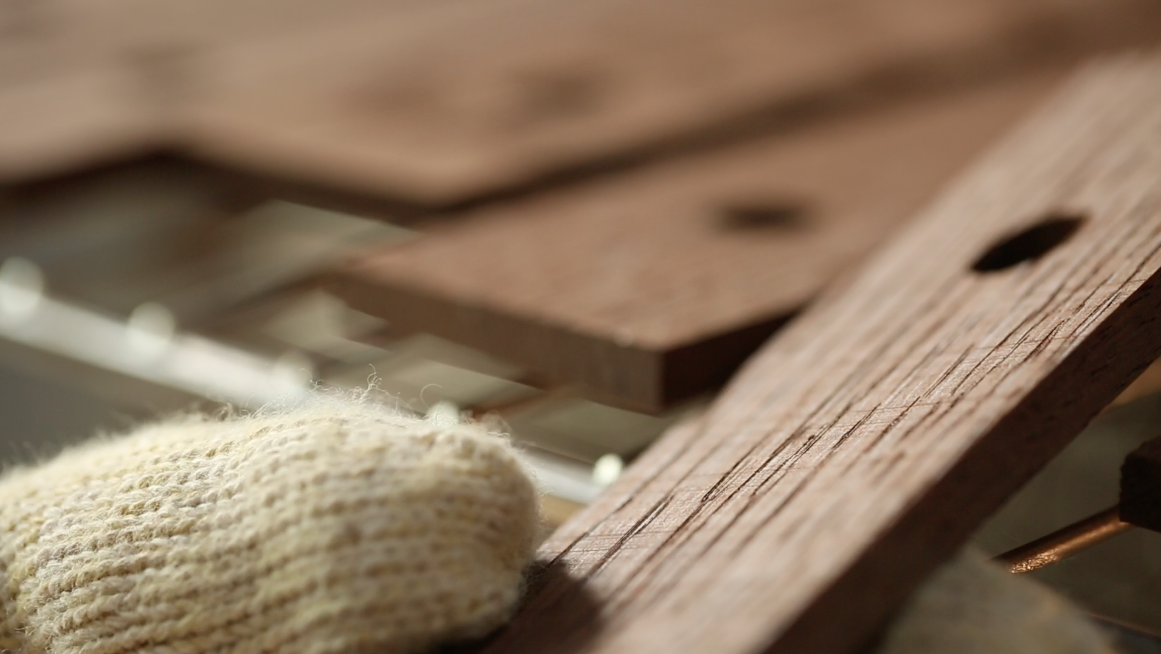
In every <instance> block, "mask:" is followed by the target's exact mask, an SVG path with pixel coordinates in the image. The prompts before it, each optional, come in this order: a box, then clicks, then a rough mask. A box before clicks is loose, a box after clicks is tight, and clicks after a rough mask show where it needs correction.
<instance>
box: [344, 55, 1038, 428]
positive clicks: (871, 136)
mask: <svg viewBox="0 0 1161 654" xmlns="http://www.w3.org/2000/svg"><path fill="white" fill-rule="evenodd" d="M1056 79H1058V75H1057V74H1041V75H1037V76H1034V77H1027V78H1020V79H1015V80H1010V81H1008V82H1006V83H1002V84H996V85H993V86H990V87H988V88H984V89H978V90H973V91H970V92H963V93H958V94H953V95H950V96H947V97H942V98H937V99H929V100H926V101H922V102H915V103H913V104H910V105H908V106H906V107H905V108H898V109H895V110H890V111H880V112H867V113H866V114H863V115H860V116H857V117H852V118H848V119H846V120H842V121H834V122H829V123H827V124H824V125H818V126H815V127H813V128H810V129H804V130H800V131H798V132H796V133H794V134H790V135H781V136H779V135H775V136H771V137H767V138H765V139H757V140H754V141H752V142H750V143H748V144H746V145H744V146H739V147H735V148H732V149H727V150H723V151H720V152H715V153H710V154H704V155H702V156H698V157H691V158H688V159H683V160H677V161H674V162H671V163H667V164H661V165H658V166H655V167H652V168H651V169H648V170H644V171H639V172H636V173H633V174H628V175H622V176H619V177H618V178H616V179H611V180H606V181H603V182H600V183H594V184H588V185H584V186H580V187H576V188H573V189H569V190H566V191H561V192H556V193H551V194H549V193H546V194H541V195H539V196H535V197H533V198H531V199H529V200H527V201H523V202H520V203H515V204H510V205H503V206H497V207H495V208H489V209H485V210H481V211H477V212H474V213H469V214H467V215H464V216H461V217H458V218H449V219H446V220H442V221H430V222H428V223H424V225H423V227H424V228H425V230H426V231H425V234H424V236H423V237H422V238H420V239H417V240H416V241H415V242H413V243H411V244H408V245H406V246H404V247H401V248H396V249H394V250H391V251H385V252H382V253H380V254H376V255H373V256H370V257H366V258H363V259H361V260H359V261H357V262H355V263H354V264H353V265H351V266H350V267H348V268H347V269H346V270H344V271H343V272H342V273H341V274H340V276H339V278H338V281H337V283H336V285H335V287H334V288H335V291H336V292H337V293H338V294H340V295H341V296H343V297H344V298H345V299H346V300H347V301H348V302H349V303H351V304H352V305H353V306H354V307H355V308H357V309H359V310H361V311H365V312H367V313H372V314H374V315H378V316H382V317H384V318H386V319H387V320H388V321H389V322H391V324H392V327H393V328H395V329H398V330H402V331H405V332H406V331H411V330H420V331H429V332H432V333H435V334H438V335H440V336H443V337H445V338H449V339H451V340H455V341H459V342H462V343H464V344H466V345H469V346H472V347H476V348H478V349H481V350H484V351H486V352H489V353H491V354H493V355H496V356H499V357H501V358H506V359H509V360H511V361H514V362H516V363H519V364H522V365H524V366H526V367H528V368H529V369H531V370H532V371H534V372H537V373H540V374H541V375H543V376H545V377H547V378H549V379H552V380H554V381H558V382H564V383H573V384H578V385H581V386H583V387H584V388H585V389H586V391H587V392H588V393H589V394H590V395H593V396H595V397H597V398H599V399H601V400H604V401H609V402H614V403H618V404H621V405H627V406H630V407H635V408H646V409H651V410H656V409H658V408H660V407H663V406H665V405H668V404H670V403H672V402H674V401H677V400H680V399H682V398H684V397H688V396H690V395H693V394H696V393H699V392H702V391H705V390H708V389H710V388H713V387H715V386H716V385H719V384H721V383H723V382H724V381H725V380H726V379H727V378H728V377H729V375H730V374H732V373H733V371H734V370H736V369H737V367H738V365H740V364H741V362H742V361H743V360H744V359H745V357H746V356H748V355H749V354H750V353H751V352H753V351H754V350H755V349H756V348H757V347H758V346H759V345H760V344H761V343H762V342H763V341H764V340H765V339H766V338H767V337H768V336H769V335H770V334H771V333H772V332H773V331H774V330H775V329H776V328H777V327H778V326H779V325H780V324H781V323H782V322H783V321H784V320H785V319H786V318H788V317H789V316H790V315H791V314H793V313H794V312H795V311H797V310H798V309H799V308H800V307H802V306H803V305H805V304H806V303H807V302H809V301H810V299H811V298H813V297H814V296H815V295H816V294H817V293H818V291H819V290H820V289H821V288H822V286H823V285H824V284H826V283H827V282H828V281H829V280H830V279H832V278H833V277H834V276H835V275H836V274H837V273H838V272H839V271H840V270H842V269H843V268H844V267H845V266H847V265H849V264H850V263H852V262H853V261H856V260H858V259H859V258H860V257H861V256H862V255H863V254H864V253H866V252H868V251H870V250H871V248H873V247H874V246H875V245H876V244H877V243H879V242H880V241H881V240H883V239H884V238H886V237H887V236H888V235H889V234H890V232H891V231H892V229H893V228H894V227H895V226H896V225H897V224H899V223H900V222H901V221H902V220H903V219H904V218H905V217H907V216H908V215H910V214H911V213H913V212H914V211H915V210H917V209H918V208H919V207H920V206H921V205H922V203H923V202H925V201H926V200H927V199H928V198H929V197H931V195H932V194H934V193H935V191H936V190H937V189H938V187H939V186H940V185H941V184H943V183H944V181H945V180H947V179H949V178H950V177H951V176H952V175H954V173H956V172H957V171H958V170H959V169H960V167H961V166H963V165H964V164H966V163H967V162H968V161H969V160H970V159H971V158H972V157H974V156H975V155H976V154H977V153H978V152H979V151H980V149H981V148H983V147H984V146H985V145H986V144H987V143H989V142H990V141H991V140H992V139H993V138H995V137H997V136H999V135H1000V134H1001V133H1002V132H1003V131H1004V130H1006V129H1007V128H1008V126H1009V125H1010V124H1011V123H1012V122H1013V121H1014V120H1015V119H1016V118H1017V117H1018V116H1020V115H1021V114H1022V113H1023V112H1024V111H1025V110H1027V109H1028V108H1029V107H1031V106H1032V105H1033V104H1034V103H1036V102H1037V101H1038V100H1039V99H1040V98H1041V97H1043V96H1044V94H1045V93H1046V92H1047V90H1048V89H1050V88H1051V87H1052V85H1053V83H1054V81H1055V80H1056Z"/></svg>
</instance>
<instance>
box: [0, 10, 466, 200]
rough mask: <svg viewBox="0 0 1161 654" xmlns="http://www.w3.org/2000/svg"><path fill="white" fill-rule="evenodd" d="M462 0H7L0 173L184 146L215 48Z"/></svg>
mask: <svg viewBox="0 0 1161 654" xmlns="http://www.w3.org/2000/svg"><path fill="white" fill-rule="evenodd" d="M456 1H461V2H462V1H464V0H438V1H434V2H433V1H432V0H389V1H387V2H373V1H371V0H334V1H332V2H318V1H317V0H281V1H279V2H271V0H207V1H205V2H192V3H191V2H180V1H176V0H156V1H155V0H53V1H52V2H36V1H35V0H34V1H32V2H28V1H25V0H13V1H12V2H8V3H4V5H3V6H0V181H3V182H8V183H14V182H22V181H28V180H35V179H38V178H40V177H43V176H55V175H61V174H65V173H71V172H76V171H77V170H79V169H83V168H85V167H89V166H99V165H103V164H107V163H110V162H115V161H120V160H124V159H127V158H131V157H137V156H141V155H143V154H152V153H154V152H156V151H158V150H159V149H169V148H174V147H175V146H178V145H180V142H181V141H182V140H183V139H182V138H181V137H180V136H179V135H180V134H182V133H184V131H183V129H182V128H181V127H180V124H179V123H180V122H181V121H180V116H181V114H182V112H183V109H182V107H183V106H184V105H185V103H187V102H192V101H200V100H201V99H202V98H203V96H204V94H205V93H208V92H211V89H212V88H213V80H214V79H215V78H216V77H217V76H219V75H223V74H226V72H227V71H222V70H215V69H214V68H213V53H215V52H219V51H221V50H222V49H225V48H230V47H235V48H238V47H240V48H245V47H247V45H249V44H253V43H261V42H282V43H285V42H288V41H289V42H291V43H293V42H294V41H295V39H301V38H303V35H304V34H310V33H315V32H318V31H320V30H323V31H325V30H326V29H336V28H338V29H341V28H342V26H344V25H351V24H354V23H359V22H362V21H364V20H366V19H367V17H368V16H373V17H374V19H375V20H378V21H384V20H388V19H389V18H390V17H392V16H399V15H403V14H408V13H412V12H419V13H422V11H430V10H432V9H433V8H437V7H440V6H443V5H448V4H451V3H453V2H456Z"/></svg>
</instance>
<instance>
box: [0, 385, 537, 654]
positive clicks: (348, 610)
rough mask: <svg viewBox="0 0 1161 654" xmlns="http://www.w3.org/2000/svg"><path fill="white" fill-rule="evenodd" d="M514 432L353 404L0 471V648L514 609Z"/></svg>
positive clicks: (333, 643) (385, 644)
mask: <svg viewBox="0 0 1161 654" xmlns="http://www.w3.org/2000/svg"><path fill="white" fill-rule="evenodd" d="M539 528H540V521H539V514H538V509H537V494H536V491H535V490H534V487H533V484H532V482H531V481H530V479H529V477H528V475H527V474H526V473H525V471H524V469H523V468H522V466H521V463H520V462H519V460H518V459H517V457H516V455H515V453H514V452H513V450H512V448H511V446H510V445H509V443H508V441H507V440H506V439H505V438H504V437H502V436H498V435H495V434H491V433H488V431H487V430H486V429H485V428H483V427H481V426H478V425H467V424H465V425H446V424H445V425H436V424H434V423H432V422H429V421H425V420H422V419H417V418H410V417H406V416H401V415H397V414H395V413H393V412H390V411H388V410H385V409H381V408H378V407H375V406H371V405H367V404H364V403H358V402H343V401H337V400H327V401H319V402H318V403H316V404H312V405H310V406H301V407H297V408H290V409H282V410H278V411H266V412H259V413H258V414H256V415H253V416H245V417H233V418H227V419H223V420H215V419H208V418H204V417H200V418H199V417H189V418H183V419H180V420H175V421H170V422H164V423H159V424H154V425H151V426H146V427H143V428H140V429H138V430H137V431H135V432H134V433H132V434H130V435H128V436H124V437H120V438H116V439H111V440H108V439H106V440H104V441H102V442H94V443H90V444H87V445H83V446H81V447H78V448H75V449H73V450H69V451H66V452H65V453H63V454H62V455H61V456H59V457H57V458H56V459H54V460H52V461H50V462H48V463H45V464H42V465H39V466H34V467H29V468H24V469H18V470H14V471H11V472H9V473H8V474H7V475H5V476H4V478H3V479H2V480H0V572H2V574H3V578H2V582H3V584H2V586H0V592H2V597H0V600H2V604H3V610H4V614H3V616H2V620H0V650H2V651H5V652H29V653H41V652H46V653H47V652H54V653H61V654H74V653H75V654H119V653H123V652H141V653H156V654H162V653H164V654H203V653H204V654H209V653H210V652H214V653H221V654H233V653H237V654H242V653H245V654H256V653H259V652H299V653H304V654H324V653H331V652H336V653H337V652H384V653H396V652H399V653H406V652H420V651H424V650H426V649H429V648H431V647H432V646H433V645H435V644H438V643H441V642H444V641H449V640H457V639H462V638H471V637H477V636H481V635H484V634H486V633H487V632H488V631H490V630H492V629H493V628H495V627H496V626H498V625H499V624H500V623H502V622H503V621H504V620H505V619H506V618H507V617H508V616H509V614H510V613H511V611H512V610H513V608H514V607H515V604H516V602H517V599H518V597H519V594H520V591H521V583H522V582H521V575H522V570H523V568H524V567H525V566H526V564H527V563H528V562H529V561H530V560H531V557H532V554H533V551H534V547H535V543H536V538H537V535H538V530H539Z"/></svg>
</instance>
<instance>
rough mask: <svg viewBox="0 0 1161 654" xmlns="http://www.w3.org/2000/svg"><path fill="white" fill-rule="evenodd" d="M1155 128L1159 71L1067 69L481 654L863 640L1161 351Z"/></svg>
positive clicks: (740, 387) (542, 585) (1143, 67)
mask: <svg viewBox="0 0 1161 654" xmlns="http://www.w3.org/2000/svg"><path fill="white" fill-rule="evenodd" d="M1159 139H1161V60H1158V59H1132V60H1120V61H1115V62H1108V63H1105V64H1104V65H1102V66H1099V67H1094V68H1090V69H1088V70H1086V71H1085V72H1083V73H1082V74H1081V75H1080V76H1079V77H1078V78H1077V79H1076V80H1075V81H1073V82H1072V83H1070V84H1069V85H1068V86H1067V87H1066V89H1065V90H1064V92H1063V93H1062V95H1061V96H1060V97H1058V98H1056V99H1055V100H1054V101H1053V102H1052V103H1051V104H1050V105H1049V106H1048V107H1047V108H1045V109H1044V110H1043V111H1042V112H1040V113H1039V114H1038V115H1036V117H1035V118H1034V120H1032V121H1030V122H1028V123H1026V124H1024V125H1023V126H1022V127H1021V128H1019V129H1018V130H1017V131H1016V132H1015V133H1014V134H1013V135H1012V136H1011V138H1009V139H1007V140H1005V141H1004V142H1003V143H1002V144H1001V145H1000V146H999V147H998V148H996V149H994V150H993V151H992V152H991V153H990V154H989V155H988V156H987V157H985V158H984V159H983V160H982V161H980V162H979V163H978V164H977V165H975V166H973V168H972V169H971V170H970V171H969V172H968V173H966V174H965V175H964V176H963V177H962V179H961V180H960V182H959V183H957V184H956V185H955V186H954V187H952V188H951V189H950V190H949V191H947V192H946V193H944V194H942V195H941V197H940V198H939V199H938V200H937V201H935V202H934V203H933V204H932V205H930V206H929V207H928V208H927V209H926V210H925V211H923V212H922V213H921V214H920V216H919V218H918V220H917V222H915V223H913V224H912V225H911V226H910V227H909V228H907V229H906V230H905V231H904V232H903V233H901V234H900V235H899V236H897V237H896V238H894V239H893V240H892V241H891V243H890V244H889V245H888V246H887V247H886V248H884V249H883V250H881V251H880V252H879V253H878V254H877V255H876V256H875V257H874V258H873V259H872V260H870V261H869V262H868V263H867V265H865V266H863V267H861V268H860V269H859V271H858V272H857V274H852V275H850V276H849V277H848V278H847V279H846V281H845V282H844V283H843V284H841V285H840V286H839V287H838V288H835V289H834V290H832V291H831V292H828V293H827V294H826V295H825V297H824V298H823V299H822V300H821V301H820V302H819V303H818V304H816V305H815V306H814V307H813V308H812V309H810V310H809V311H808V312H807V313H806V314H805V315H803V316H802V317H801V318H799V319H798V320H797V321H796V322H794V323H793V324H792V325H791V326H790V327H789V328H788V329H787V330H785V331H784V332H782V333H781V334H780V335H779V336H778V337H777V338H776V339H774V340H773V341H772V342H771V343H770V344H769V345H768V346H767V347H766V348H765V349H764V350H762V351H761V352H760V353H759V354H757V355H756V356H755V357H754V358H753V359H752V360H751V363H750V364H748V365H747V366H746V368H745V369H744V370H743V371H742V373H741V374H740V375H739V376H738V377H737V378H736V379H735V380H734V381H733V382H732V383H731V385H730V386H729V387H728V388H727V390H726V391H725V393H724V394H723V395H722V397H721V398H720V399H719V401H718V402H717V403H716V404H715V405H714V406H713V407H712V408H711V409H710V411H709V412H708V414H707V415H706V416H705V418H704V422H702V423H700V424H693V425H687V426H684V427H683V428H679V429H676V430H674V431H673V432H671V433H669V434H668V435H667V436H665V437H663V438H662V440H661V441H660V442H659V443H658V444H657V446H656V447H655V448H654V449H653V450H651V451H649V452H648V453H647V454H646V455H645V456H644V457H643V458H642V459H641V460H640V461H639V462H637V463H635V464H634V465H633V466H630V468H629V469H628V471H627V474H626V475H625V477H624V478H623V479H622V480H620V481H619V482H618V483H616V484H615V485H614V486H613V487H611V488H610V490H609V491H607V492H606V494H605V495H604V496H603V497H602V498H600V499H599V500H598V501H597V502H596V503H595V504H594V505H593V506H592V507H590V508H589V509H588V510H586V511H584V512H582V513H581V514H579V515H578V516H577V517H576V518H574V519H573V520H571V521H570V522H568V523H566V524H565V525H564V526H563V527H562V528H561V529H560V531H559V532H558V533H557V534H555V535H554V536H553V537H552V538H551V539H550V540H549V541H548V542H547V543H546V544H545V545H544V547H543V549H542V551H541V553H542V556H543V558H544V559H545V568H544V571H543V573H542V574H541V575H540V576H539V577H538V579H539V581H538V585H537V586H536V587H535V589H534V591H533V592H532V594H531V596H530V597H529V599H528V602H527V604H526V606H525V607H524V608H523V610H522V612H521V613H520V614H519V615H518V616H517V618H516V619H515V621H514V622H513V623H512V624H511V625H510V626H509V627H508V628H507V629H506V630H505V631H503V632H501V633H500V634H499V635H498V637H497V638H496V639H495V640H494V641H493V642H492V643H491V644H490V646H489V647H487V648H486V651H489V652H601V653H606V652H610V653H611V652H674V651H688V652H702V651H712V652H721V653H724V654H733V653H743V652H746V653H750V652H764V651H770V652H846V651H851V650H853V649H855V648H857V647H858V646H860V645H861V644H862V643H864V642H865V640H866V639H867V638H868V637H870V636H871V635H872V634H873V633H874V632H875V630H876V629H877V628H878V627H879V626H880V625H881V624H882V622H883V620H884V619H885V618H886V617H887V616H888V615H889V614H890V612H891V611H892V609H893V608H894V607H896V606H897V605H898V604H899V602H900V601H901V600H902V599H903V598H904V597H905V596H906V595H907V593H908V591H909V590H911V589H912V588H913V587H914V586H915V585H916V584H917V583H919V582H920V581H921V580H922V579H923V578H924V577H925V576H926V575H927V574H928V573H929V572H930V571H931V570H932V569H933V568H934V567H935V566H936V565H937V564H938V563H939V562H941V561H943V560H945V559H946V558H947V557H949V556H950V555H951V554H953V552H954V551H955V550H956V549H957V548H958V547H959V546H960V545H961V544H962V543H963V542H964V540H965V539H966V538H967V537H968V535H969V534H970V533H971V531H972V530H973V528H974V527H975V526H976V525H978V524H979V522H980V521H981V520H982V519H983V518H984V517H986V516H987V515H988V514H989V513H990V512H991V511H993V510H994V509H995V508H997V507H998V506H999V505H1000V503H1001V502H1002V501H1003V500H1004V499H1005V498H1006V497H1007V496H1008V495H1009V494H1010V493H1011V492H1013V491H1014V490H1015V489H1016V488H1017V487H1018V486H1019V485H1020V484H1021V483H1022V482H1024V481H1025V480H1027V479H1028V478H1029V477H1030V476H1031V475H1032V474H1034V473H1035V471H1036V470H1037V469H1038V468H1039V467H1040V466H1041V465H1043V464H1044V463H1045V462H1046V461H1047V460H1048V459H1049V458H1050V457H1051V456H1052V455H1053V454H1054V453H1056V452H1057V451H1059V450H1060V449H1061V448H1062V447H1063V445H1064V444H1065V443H1067V442H1068V440H1069V439H1070V438H1072V437H1073V436H1074V435H1075V434H1076V433H1078V432H1079V431H1080V429H1081V428H1082V427H1083V426H1084V425H1085V423H1086V422H1087V421H1088V420H1089V419H1090V418H1091V417H1093V416H1094V415H1096V414H1097V413H1098V412H1099V411H1100V409H1101V408H1102V407H1103V406H1104V405H1105V404H1107V403H1108V402H1109V401H1110V400H1112V399H1113V398H1114V397H1115V396H1116V394H1117V393H1118V392H1119V391H1120V390H1121V389H1122V388H1124V387H1125V386H1126V385H1127V384H1128V383H1129V382H1130V381H1131V380H1132V378H1133V377H1134V375H1136V374H1137V373H1139V372H1140V371H1141V370H1143V369H1144V368H1145V367H1146V366H1147V365H1148V364H1149V363H1150V362H1151V361H1153V359H1154V358H1156V356H1157V354H1158V353H1159V352H1161V320H1159V317H1161V277H1159V276H1158V270H1159V269H1161V191H1159V189H1158V186H1157V183H1156V180H1157V179H1158V176H1159V175H1161V141H1159ZM1051 216H1056V217H1058V218H1061V217H1068V216H1075V217H1082V218H1083V222H1082V223H1081V224H1080V225H1079V229H1077V230H1076V231H1075V233H1073V234H1071V236H1070V237H1068V238H1065V239H1063V242H1061V243H1058V244H1057V245H1056V246H1055V247H1054V248H1050V249H1049V251H1048V252H1047V253H1045V254H1044V255H1043V256H1042V257H1040V258H1039V259H1037V260H1034V261H1025V262H1022V263H1016V264H1015V265H1013V266H1011V267H1008V268H1006V269H1002V270H995V271H993V272H988V273H977V272H975V271H973V270H972V267H973V265H975V264H977V263H978V262H979V261H980V259H981V257H982V255H983V254H984V253H985V252H986V251H988V250H989V249H990V248H992V247H993V246H994V245H995V244H996V243H997V242H1000V241H1002V240H1004V239H1007V238H1009V237H1011V236H1012V235H1013V234H1015V233H1019V232H1021V231H1023V230H1026V229H1028V228H1029V227H1031V226H1034V225H1036V224H1038V223H1040V222H1041V221H1042V220H1044V219H1045V218H1048V217H1051ZM1057 236H1060V234H1057ZM1064 236H1069V235H1068V234H1064Z"/></svg>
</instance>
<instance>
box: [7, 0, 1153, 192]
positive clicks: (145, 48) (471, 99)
mask: <svg viewBox="0 0 1161 654" xmlns="http://www.w3.org/2000/svg"><path fill="white" fill-rule="evenodd" d="M1158 34H1161V7H1158V6H1157V5H1156V3H1153V2H1151V1H1150V0H1017V1H1013V0H987V1H980V2H972V3H962V2H955V1H954V0H939V1H937V2H933V1H932V0H879V1H878V2H874V3H866V2H860V1H857V0H830V1H829V2H795V1H791V0H782V1H780V2H768V1H766V0H720V1H718V2H707V1H706V0H647V1H645V2H641V1H639V0H593V1H590V2H583V3H560V2H554V1H552V0H487V1H484V2H469V1H468V0H439V1H432V0H428V1H427V2H421V1H419V0H390V1H389V2H371V1H369V0H340V1H338V2H330V3H323V2H317V1H316V0H288V1H287V2H279V3H277V4H272V3H271V2H270V0H243V1H238V2H227V1H224V0H218V1H214V0H209V1H207V2H200V3H199V2H195V3H190V2H181V1H179V0H155V1H153V2H150V1H149V0H94V1H88V2H86V1H84V0H54V1H53V2H35V1H31V2H30V1H29V0H14V1H13V2H10V3H7V5H6V6H5V7H3V8H0V125H2V127H0V179H6V180H9V181H12V180H23V179H29V178H31V177H33V176H36V175H46V174H52V173H55V172H61V171H66V170H69V169H73V168H76V167H77V166H80V165H87V164H91V163H92V162H94V161H98V160H99V158H100V157H114V156H125V155H126V153H133V152H137V151H140V150H144V149H146V148H163V149H164V148H170V149H176V150H180V151H183V152H190V153H195V154H198V155H200V156H203V157H207V158H210V159H212V160H214V161H216V162H222V163H226V164H228V165H231V166H235V167H240V168H244V169H246V170H249V171H251V172H256V173H260V174H262V175H268V176H273V177H276V178H279V179H289V180H293V181H298V182H305V183H307V184H310V185H315V186H321V187H327V188H330V189H339V190H345V191H347V192H357V193H361V194H368V195H370V196H373V197H374V198H378V199H380V200H382V199H384V198H389V199H391V200H395V201H398V202H403V203H405V204H407V203H409V204H411V205H424V206H430V205H440V206H447V205H449V204H456V203H458V202H464V201H468V200H470V199H473V198H479V197H480V196H494V195H496V194H498V193H501V192H506V191H511V190H513V189H517V188H524V187H527V186H529V185H535V184H536V183H538V180H544V179H545V178H548V177H552V176H554V175H562V174H565V173H566V172H571V173H576V172H578V171H583V170H592V168H593V167H594V166H595V167H598V168H601V169H603V167H604V166H606V165H607V164H608V162H609V161H610V160H617V161H619V162H620V163H621V164H624V163H625V162H626V161H628V160H640V159H643V158H644V159H649V158H651V157H659V156H664V155H666V154H667V153H669V152H671V151H672V149H673V148H681V147H687V146H688V144H689V143H691V142H696V143H703V142H705V141H714V140H720V139H722V138H729V137H730V136H731V135H732V136H736V135H737V130H738V129H741V131H742V132H745V130H746V129H747V128H753V127H754V126H755V125H758V126H769V125H771V124H774V125H783V126H784V125H785V124H788V123H794V122H795V121H798V120H801V119H802V118H803V117H804V116H809V115H813V114H817V113H820V112H821V113H826V112H828V111H836V110H839V111H842V110H845V109H847V108H849V107H851V106H862V105H864V104H865V103H867V102H875V101H880V100H882V97H884V96H889V97H897V96H899V95H901V94H903V95H905V94H907V93H910V92H916V91H922V90H926V89H929V88H930V87H932V86H940V85H949V84H950V85H956V84H965V83H972V82H974V81H976V80H978V79H980V78H987V77H990V76H995V75H1003V74H1009V73H1011V72H1013V71H1025V70H1027V69H1028V68H1029V67H1036V66H1038V65H1042V64H1044V63H1046V62H1050V63H1060V62H1062V61H1067V60H1071V59H1075V58H1076V57H1079V56H1082V55H1083V54H1085V53H1091V52H1094V51H1099V50H1102V49H1107V48H1109V47H1124V46H1127V45H1131V44H1139V43H1143V42H1150V43H1151V42H1154V41H1156V40H1157V38H1158V36H1157V35H1158ZM81 107H83V108H84V109H85V110H84V111H79V110H77V109H78V108H81ZM739 126H741V127H739Z"/></svg>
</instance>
